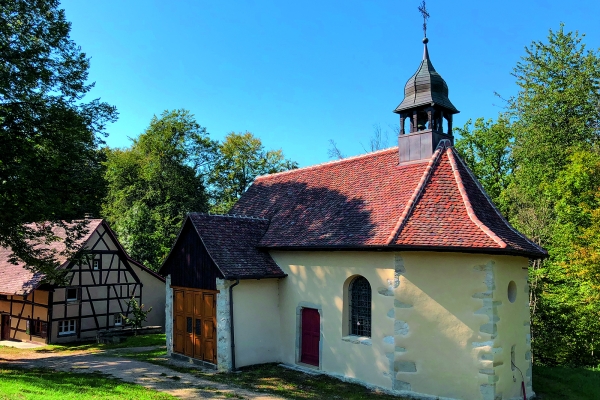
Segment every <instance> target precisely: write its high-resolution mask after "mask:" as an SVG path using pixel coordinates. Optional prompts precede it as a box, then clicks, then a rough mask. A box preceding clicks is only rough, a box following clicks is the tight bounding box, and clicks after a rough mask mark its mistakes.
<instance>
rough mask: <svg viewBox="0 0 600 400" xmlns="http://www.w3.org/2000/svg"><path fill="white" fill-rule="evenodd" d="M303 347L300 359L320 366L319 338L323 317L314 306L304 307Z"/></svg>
mask: <svg viewBox="0 0 600 400" xmlns="http://www.w3.org/2000/svg"><path fill="white" fill-rule="evenodd" d="M301 329H302V349H301V352H300V361H301V362H303V363H306V364H310V365H316V366H319V338H320V336H321V317H320V316H319V311H318V310H315V309H314V308H303V309H302V328H301Z"/></svg>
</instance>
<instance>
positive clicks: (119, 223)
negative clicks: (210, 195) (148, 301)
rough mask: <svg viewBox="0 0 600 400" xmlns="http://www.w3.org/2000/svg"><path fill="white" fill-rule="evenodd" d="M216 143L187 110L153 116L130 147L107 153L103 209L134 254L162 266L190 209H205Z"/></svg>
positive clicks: (141, 260)
mask: <svg viewBox="0 0 600 400" xmlns="http://www.w3.org/2000/svg"><path fill="white" fill-rule="evenodd" d="M215 148H216V143H215V142H213V141H211V140H210V139H209V135H208V133H207V132H206V129H205V128H203V127H201V126H200V125H199V124H198V123H197V122H196V120H195V118H194V116H193V115H192V114H190V113H189V112H188V111H186V110H176V111H165V112H163V113H162V114H161V116H160V117H156V116H154V117H153V118H152V120H151V121H150V126H149V127H148V128H147V129H146V131H145V132H144V133H143V134H141V135H140V136H139V138H138V139H135V140H134V141H133V145H132V146H131V148H128V149H116V150H111V151H109V152H108V161H107V162H106V168H107V170H106V180H107V182H108V194H107V197H106V201H105V203H104V205H103V209H102V213H103V215H104V216H105V217H106V219H107V220H108V221H109V222H110V223H111V225H112V227H113V228H114V230H115V231H116V233H117V234H118V236H119V240H120V241H121V243H122V244H123V246H124V247H125V249H126V250H127V251H128V252H129V254H131V256H132V257H133V258H135V259H137V260H139V261H140V262H142V263H144V264H145V265H147V266H148V267H150V268H152V269H155V270H156V269H158V268H159V267H160V265H161V263H162V261H163V259H164V257H165V256H166V255H167V254H168V252H169V250H170V249H171V246H172V244H173V241H174V239H175V237H176V235H177V232H178V231H179V229H180V227H181V223H182V222H183V218H184V216H185V215H186V213H188V212H192V211H199V212H203V211H207V210H208V199H207V194H206V190H205V186H204V175H205V174H206V171H207V168H208V167H209V165H210V164H211V162H212V160H213V158H214V154H215Z"/></svg>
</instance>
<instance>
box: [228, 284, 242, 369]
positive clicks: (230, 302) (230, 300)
mask: <svg viewBox="0 0 600 400" xmlns="http://www.w3.org/2000/svg"><path fill="white" fill-rule="evenodd" d="M239 283H240V280H239V278H238V279H236V280H235V283H234V284H233V285H231V286H229V330H230V331H231V370H232V371H235V329H234V327H233V287H234V286H237V285H239Z"/></svg>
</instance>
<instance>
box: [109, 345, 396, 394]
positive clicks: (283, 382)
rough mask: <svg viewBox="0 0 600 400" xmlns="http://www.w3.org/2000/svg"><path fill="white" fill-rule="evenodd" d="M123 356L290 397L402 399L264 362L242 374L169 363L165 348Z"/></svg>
mask: <svg viewBox="0 0 600 400" xmlns="http://www.w3.org/2000/svg"><path fill="white" fill-rule="evenodd" d="M120 356H122V357H128V358H134V359H137V360H140V361H147V362H150V363H154V364H158V365H162V366H165V367H168V368H171V369H173V370H175V371H178V372H184V373H189V374H193V375H196V376H197V377H199V378H203V379H206V380H211V381H214V382H220V383H225V384H230V385H234V386H237V387H241V388H244V389H250V390H253V391H256V392H263V393H270V394H275V395H279V396H282V397H285V398H287V399H294V400H295V399H297V400H307V399H339V400H341V399H344V400H346V399H347V400H367V399H372V400H402V399H403V398H401V397H398V396H391V395H388V394H385V393H380V392H374V391H372V390H369V389H367V388H365V387H364V386H361V385H357V384H353V383H347V382H342V381H340V380H339V379H335V378H330V377H328V376H325V375H308V374H304V373H300V372H298V371H294V370H290V369H287V368H283V367H280V366H278V365H277V364H261V365H255V366H251V367H244V368H241V369H240V371H241V373H206V372H203V371H202V370H199V369H194V368H188V367H179V366H174V365H172V364H169V363H168V362H167V360H168V358H166V353H165V351H164V350H163V349H156V350H152V351H147V352H142V353H120Z"/></svg>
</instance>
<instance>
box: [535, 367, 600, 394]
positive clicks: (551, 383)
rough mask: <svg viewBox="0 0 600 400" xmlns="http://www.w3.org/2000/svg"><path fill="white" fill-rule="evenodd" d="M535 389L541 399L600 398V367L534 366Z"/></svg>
mask: <svg viewBox="0 0 600 400" xmlns="http://www.w3.org/2000/svg"><path fill="white" fill-rule="evenodd" d="M533 391H534V392H535V393H536V394H537V395H538V396H539V398H540V399H541V400H575V399H577V400H588V399H589V400H597V399H600V368H589V369H588V368H566V367H538V366H534V367H533Z"/></svg>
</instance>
